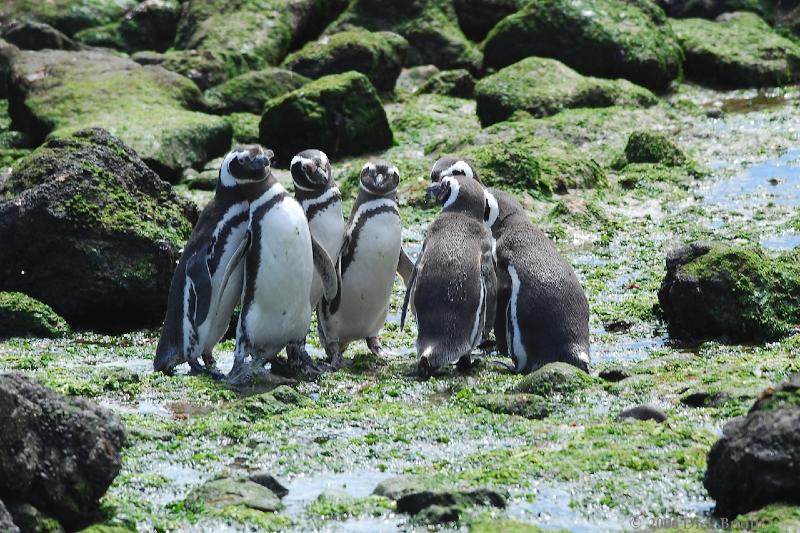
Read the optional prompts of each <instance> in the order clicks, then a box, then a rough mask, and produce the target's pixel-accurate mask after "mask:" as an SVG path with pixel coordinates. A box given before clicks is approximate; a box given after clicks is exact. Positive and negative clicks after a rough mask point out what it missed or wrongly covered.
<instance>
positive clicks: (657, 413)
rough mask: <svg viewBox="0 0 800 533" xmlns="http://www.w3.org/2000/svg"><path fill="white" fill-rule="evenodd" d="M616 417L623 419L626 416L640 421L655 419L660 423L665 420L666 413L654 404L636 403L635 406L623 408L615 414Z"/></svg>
mask: <svg viewBox="0 0 800 533" xmlns="http://www.w3.org/2000/svg"><path fill="white" fill-rule="evenodd" d="M617 418H619V419H620V420H625V419H626V418H627V419H631V420H642V421H645V420H655V421H656V422H658V423H659V424H660V423H662V422H665V421H666V420H667V415H665V414H664V411H662V410H661V409H659V408H658V407H656V406H654V405H637V406H635V407H631V408H629V409H625V410H624V411H622V412H621V413H620V414H619V415H617Z"/></svg>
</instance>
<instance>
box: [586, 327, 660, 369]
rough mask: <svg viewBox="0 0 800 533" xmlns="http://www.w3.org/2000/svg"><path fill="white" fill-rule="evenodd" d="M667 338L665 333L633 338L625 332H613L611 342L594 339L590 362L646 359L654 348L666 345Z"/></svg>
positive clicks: (657, 348) (628, 361) (630, 361)
mask: <svg viewBox="0 0 800 533" xmlns="http://www.w3.org/2000/svg"><path fill="white" fill-rule="evenodd" d="M667 340H668V336H667V335H661V336H648V337H646V338H635V337H633V336H631V335H627V334H615V335H614V338H613V340H611V342H602V341H597V340H594V341H593V342H592V345H591V357H592V363H594V364H596V363H604V362H627V363H636V362H638V361H642V360H644V359H647V358H648V357H649V356H650V354H651V352H653V351H654V350H659V349H661V348H663V347H664V346H666V344H667Z"/></svg>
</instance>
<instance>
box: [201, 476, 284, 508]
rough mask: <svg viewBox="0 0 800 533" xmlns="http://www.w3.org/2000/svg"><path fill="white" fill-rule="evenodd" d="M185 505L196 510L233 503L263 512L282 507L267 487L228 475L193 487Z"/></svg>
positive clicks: (223, 506)
mask: <svg viewBox="0 0 800 533" xmlns="http://www.w3.org/2000/svg"><path fill="white" fill-rule="evenodd" d="M185 505H186V507H188V508H189V509H192V510H196V511H202V510H203V509H205V508H209V507H210V508H217V509H224V508H226V507H231V506H235V505H242V506H244V507H248V508H250V509H253V510H255V511H261V512H265V513H272V512H275V511H278V510H280V509H283V504H282V503H281V500H280V498H278V496H276V495H275V493H274V492H272V491H271V490H270V489H268V488H267V487H265V486H263V485H259V484H258V483H255V482H254V481H250V480H246V479H237V478H230V477H223V478H217V479H212V480H211V481H207V482H206V483H204V484H203V485H200V486H199V487H197V488H195V489H194V490H192V491H191V492H190V493H189V495H188V496H187V497H186V500H185Z"/></svg>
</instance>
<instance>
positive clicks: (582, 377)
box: [516, 362, 594, 398]
mask: <svg viewBox="0 0 800 533" xmlns="http://www.w3.org/2000/svg"><path fill="white" fill-rule="evenodd" d="M593 383H594V378H592V377H591V376H590V375H589V374H587V373H586V372H584V371H583V370H581V369H579V368H577V367H574V366H572V365H570V364H567V363H560V362H559V363H548V364H546V365H544V366H543V367H541V368H539V369H538V370H535V371H534V372H532V373H530V374H528V375H527V376H525V377H524V378H522V380H521V381H520V382H519V383H518V384H517V387H516V390H517V392H522V393H526V394H536V395H538V396H543V397H545V398H547V397H550V396H554V395H556V394H561V395H564V396H571V395H574V394H576V393H577V392H579V391H581V390H583V389H586V388H588V387H590V386H592V384H593Z"/></svg>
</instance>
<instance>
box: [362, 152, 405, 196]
mask: <svg viewBox="0 0 800 533" xmlns="http://www.w3.org/2000/svg"><path fill="white" fill-rule="evenodd" d="M359 179H360V181H361V189H362V190H364V191H366V192H367V193H369V194H374V195H375V196H386V195H388V194H391V193H394V192H395V191H396V190H397V186H398V185H400V171H399V170H397V167H396V166H394V165H392V164H391V163H389V162H388V161H384V160H382V159H380V160H378V161H370V162H369V163H367V164H366V165H364V167H363V168H362V169H361V176H360V178H359Z"/></svg>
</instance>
